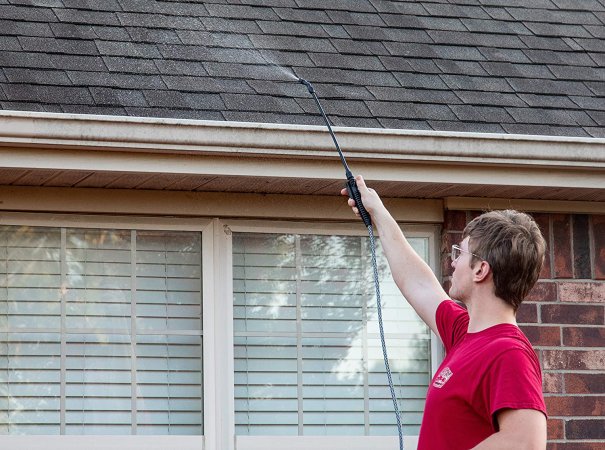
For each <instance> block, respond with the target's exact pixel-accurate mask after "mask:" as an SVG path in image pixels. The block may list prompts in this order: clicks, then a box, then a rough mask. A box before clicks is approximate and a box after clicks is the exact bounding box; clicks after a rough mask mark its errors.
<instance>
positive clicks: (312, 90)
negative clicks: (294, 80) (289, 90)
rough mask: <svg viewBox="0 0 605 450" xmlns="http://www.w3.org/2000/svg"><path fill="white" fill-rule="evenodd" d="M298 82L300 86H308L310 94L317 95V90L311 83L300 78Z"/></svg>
mask: <svg viewBox="0 0 605 450" xmlns="http://www.w3.org/2000/svg"><path fill="white" fill-rule="evenodd" d="M298 82H299V83H300V84H304V85H305V86H307V89H308V90H309V94H314V93H315V89H313V85H312V84H311V83H309V82H308V81H307V80H305V79H303V78H299V79H298Z"/></svg>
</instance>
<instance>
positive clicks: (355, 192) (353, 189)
mask: <svg viewBox="0 0 605 450" xmlns="http://www.w3.org/2000/svg"><path fill="white" fill-rule="evenodd" d="M298 82H299V83H301V84H304V85H305V86H306V87H307V90H308V91H309V94H311V95H312V96H313V98H314V99H315V103H317V108H318V109H319V112H320V113H321V116H322V117H323V119H324V121H325V123H326V125H327V127H328V131H329V132H330V136H332V140H333V141H334V145H335V146H336V150H338V155H339V156H340V161H341V162H342V165H343V166H344V168H345V176H346V177H347V191H348V193H349V197H350V198H352V199H353V200H355V205H356V206H357V209H358V210H359V215H360V216H361V219H362V220H363V223H364V224H365V226H366V227H367V228H368V233H369V235H370V248H371V250H372V268H373V269H374V286H375V288H376V306H377V308H376V310H377V312H378V329H379V331H380V343H381V344H382V356H383V357H384V365H385V369H386V373H387V378H388V381H389V389H390V391H391V398H392V400H393V409H394V410H395V418H396V419H397V432H398V434H399V450H404V449H403V432H402V430H401V415H400V413H399V404H398V403H397V395H396V394H395V388H394V387H393V378H392V375H391V368H390V367H389V358H388V356H387V346H386V343H385V339H384V327H383V322H382V301H381V299H380V284H379V282H378V279H379V278H378V267H377V264H376V244H375V242H374V231H373V229H372V219H371V217H370V214H369V213H368V211H367V210H366V208H365V207H364V206H363V203H362V202H361V193H360V192H359V189H358V188H357V182H356V181H355V177H354V176H353V174H352V173H351V169H349V165H348V164H347V161H346V160H345V157H344V155H343V153H342V150H340V145H338V141H337V140H336V135H335V134H334V131H332V126H331V125H330V121H329V120H328V116H327V115H326V113H325V111H324V109H323V108H322V107H321V103H319V98H318V97H317V94H316V93H315V89H314V88H313V85H312V84H311V83H309V82H308V81H307V80H304V79H302V78H299V79H298Z"/></svg>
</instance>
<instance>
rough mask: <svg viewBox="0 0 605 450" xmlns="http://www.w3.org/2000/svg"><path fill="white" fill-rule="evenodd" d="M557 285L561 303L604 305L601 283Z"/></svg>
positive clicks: (563, 283)
mask: <svg viewBox="0 0 605 450" xmlns="http://www.w3.org/2000/svg"><path fill="white" fill-rule="evenodd" d="M557 285H558V291H559V299H560V300H561V301H562V302H578V303H605V283H603V282H559V283H557Z"/></svg>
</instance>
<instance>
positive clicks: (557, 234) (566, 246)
mask: <svg viewBox="0 0 605 450" xmlns="http://www.w3.org/2000/svg"><path fill="white" fill-rule="evenodd" d="M570 230H571V227H570V216H569V215H568V214H553V215H552V234H553V252H554V253H553V254H554V263H555V266H554V277H555V278H572V277H573V266H572V261H571V231H570Z"/></svg>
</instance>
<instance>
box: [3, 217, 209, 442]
mask: <svg viewBox="0 0 605 450" xmlns="http://www.w3.org/2000/svg"><path fill="white" fill-rule="evenodd" d="M0 225H15V226H35V227H48V228H62V227H65V228H91V229H99V228H111V229H120V230H134V229H136V230H158V231H197V232H200V233H201V235H202V299H203V304H202V311H204V308H206V307H207V305H206V303H212V302H211V301H210V299H211V298H212V291H211V287H212V280H211V279H210V278H209V275H211V273H206V271H204V267H211V266H212V263H213V260H212V256H213V255H212V252H211V249H212V242H208V241H209V236H210V237H212V228H213V223H212V221H211V220H209V219H172V218H158V217H141V218H139V217H111V216H80V215H78V216H75V215H52V216H51V215H48V214H28V213H2V215H1V216H0ZM209 245H210V251H208V246H209ZM202 317H203V323H202V334H203V354H204V355H203V366H202V367H210V366H209V365H208V364H211V362H210V361H208V360H207V351H208V350H207V345H208V344H207V343H206V336H207V334H208V335H211V330H208V331H206V328H205V327H206V326H207V325H211V323H210V324H208V323H207V321H206V317H205V315H204V314H202ZM203 379H204V392H203V395H204V421H205V420H206V419H207V418H208V417H209V414H208V411H209V409H208V408H210V407H212V404H211V401H215V399H208V398H206V393H212V389H213V387H212V386H208V385H207V383H208V380H206V377H205V376H204V377H203ZM204 433H206V423H205V422H204ZM205 440H206V437H205V434H204V436H199V435H198V436H187V435H182V436H179V435H151V436H146V435H136V436H133V435H124V436H122V435H108V436H102V435H82V436H81V435H50V436H49V435H23V436H20V435H0V448H15V449H28V450H80V449H82V448H90V449H94V450H110V449H111V450H114V449H116V448H119V449H126V450H165V449H167V448H179V449H181V450H204V449H206V448H208V447H207V446H206V445H205ZM210 448H212V447H210Z"/></svg>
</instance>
